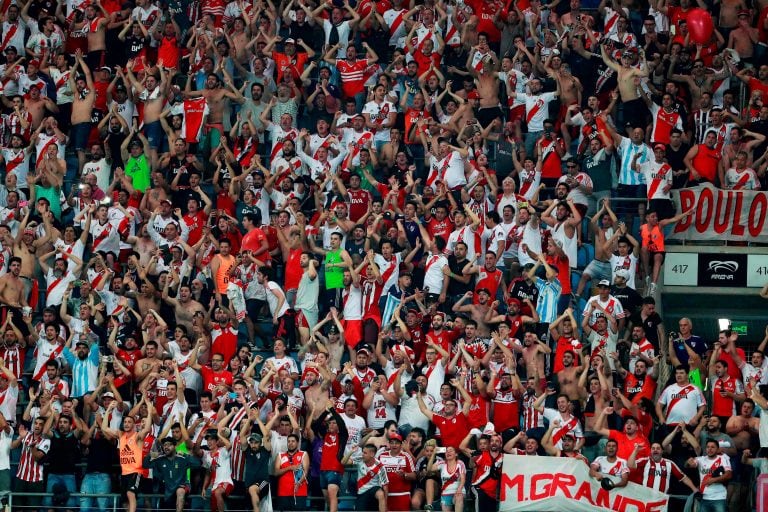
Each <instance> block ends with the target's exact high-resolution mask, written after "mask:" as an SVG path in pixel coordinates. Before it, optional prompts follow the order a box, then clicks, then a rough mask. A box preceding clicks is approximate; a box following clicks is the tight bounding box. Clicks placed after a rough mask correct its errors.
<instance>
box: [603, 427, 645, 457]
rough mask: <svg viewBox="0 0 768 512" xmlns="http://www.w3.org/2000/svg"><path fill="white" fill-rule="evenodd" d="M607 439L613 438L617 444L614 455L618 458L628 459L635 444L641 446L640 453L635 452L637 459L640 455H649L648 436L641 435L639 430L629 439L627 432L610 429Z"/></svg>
mask: <svg viewBox="0 0 768 512" xmlns="http://www.w3.org/2000/svg"><path fill="white" fill-rule="evenodd" d="M608 439H613V440H614V441H616V442H617V443H618V444H619V447H618V450H617V451H616V455H617V456H618V457H619V458H620V459H624V460H628V459H629V456H630V455H632V451H634V449H635V444H640V445H642V446H643V447H642V449H641V450H640V453H638V454H637V458H638V459H639V458H640V457H650V456H651V443H650V442H649V441H648V438H647V437H645V436H644V435H642V434H641V433H640V432H638V433H637V434H635V437H634V438H632V439H630V438H629V437H627V434H625V433H624V432H621V431H620V430H611V431H610V435H609V436H608Z"/></svg>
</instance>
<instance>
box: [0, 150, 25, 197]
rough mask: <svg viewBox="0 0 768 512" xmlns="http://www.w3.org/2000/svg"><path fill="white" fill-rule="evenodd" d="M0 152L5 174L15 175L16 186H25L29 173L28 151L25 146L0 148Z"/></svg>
mask: <svg viewBox="0 0 768 512" xmlns="http://www.w3.org/2000/svg"><path fill="white" fill-rule="evenodd" d="M0 152H1V153H2V155H3V160H5V171H6V173H7V174H13V175H14V176H16V186H17V187H18V188H26V187H28V186H29V185H27V176H28V175H29V160H30V153H29V151H27V149H26V148H19V149H12V148H2V149H0Z"/></svg>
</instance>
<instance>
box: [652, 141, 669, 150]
mask: <svg viewBox="0 0 768 512" xmlns="http://www.w3.org/2000/svg"><path fill="white" fill-rule="evenodd" d="M657 149H660V150H662V151H665V152H666V151H667V146H666V144H662V143H661V142H657V143H656V144H654V145H653V150H654V151H656V150H657Z"/></svg>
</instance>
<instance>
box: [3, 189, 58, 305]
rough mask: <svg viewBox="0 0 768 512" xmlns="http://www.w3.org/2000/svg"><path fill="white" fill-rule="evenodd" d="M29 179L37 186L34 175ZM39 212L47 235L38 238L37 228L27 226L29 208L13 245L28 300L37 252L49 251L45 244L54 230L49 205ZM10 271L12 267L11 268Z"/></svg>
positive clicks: (25, 297) (25, 296)
mask: <svg viewBox="0 0 768 512" xmlns="http://www.w3.org/2000/svg"><path fill="white" fill-rule="evenodd" d="M27 181H28V182H29V183H30V187H34V186H35V182H34V178H33V177H32V175H29V176H28V177H27ZM38 212H39V213H40V214H41V215H42V217H43V223H44V224H45V235H44V236H42V237H40V238H37V237H36V236H35V229H34V228H31V227H30V228H27V223H28V222H29V210H27V214H26V215H25V216H24V219H23V220H22V221H21V225H20V226H19V231H18V234H17V235H16V241H15V243H14V245H13V255H14V256H16V257H18V258H21V267H20V270H19V274H17V275H20V277H21V279H22V281H23V283H24V300H25V301H26V299H27V297H29V294H30V292H31V291H32V282H33V280H34V278H35V268H36V264H37V257H36V256H35V254H36V253H37V252H38V251H40V252H41V254H42V253H43V252H47V251H46V250H45V248H44V246H45V244H47V243H48V240H49V239H50V235H51V232H52V228H51V224H50V219H49V218H48V215H47V213H48V207H47V206H42V207H41V208H39V210H38ZM9 271H10V269H9Z"/></svg>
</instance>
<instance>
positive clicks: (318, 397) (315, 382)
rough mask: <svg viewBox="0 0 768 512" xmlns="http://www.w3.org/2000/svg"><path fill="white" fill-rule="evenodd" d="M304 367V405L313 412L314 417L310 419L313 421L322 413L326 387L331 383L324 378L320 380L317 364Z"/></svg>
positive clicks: (313, 363) (326, 397)
mask: <svg viewBox="0 0 768 512" xmlns="http://www.w3.org/2000/svg"><path fill="white" fill-rule="evenodd" d="M319 355H320V354H318V356H319ZM323 355H324V354H323ZM324 361H325V359H324ZM304 367H305V370H304V383H305V384H306V386H307V387H306V389H304V403H305V404H306V407H307V409H308V410H310V411H315V415H314V416H312V418H311V419H312V420H314V419H315V418H317V417H318V416H319V415H320V413H322V412H323V405H324V404H325V403H326V402H328V398H329V395H328V387H329V382H332V381H329V380H328V379H327V378H324V379H323V380H322V381H321V380H320V370H319V364H318V363H317V362H315V361H310V362H307V363H306V364H305V365H304ZM325 373H327V372H325ZM329 376H330V374H329Z"/></svg>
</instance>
